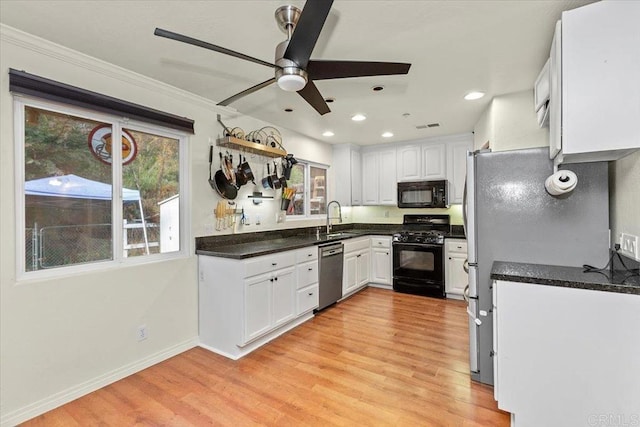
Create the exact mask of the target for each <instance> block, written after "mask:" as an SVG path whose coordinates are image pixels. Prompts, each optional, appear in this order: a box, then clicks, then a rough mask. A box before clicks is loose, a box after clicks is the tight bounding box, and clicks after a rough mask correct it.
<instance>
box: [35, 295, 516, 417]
mask: <svg viewBox="0 0 640 427" xmlns="http://www.w3.org/2000/svg"><path fill="white" fill-rule="evenodd" d="M465 307H466V306H465V304H464V303H463V302H459V301H444V300H437V299H432V298H425V297H419V296H413V295H406V294H399V293H395V292H392V291H387V290H382V289H376V288H367V289H365V290H364V291H362V292H360V293H358V294H356V295H355V296H353V297H351V298H349V299H347V300H346V301H343V302H341V303H339V304H338V305H336V306H333V307H330V308H328V309H326V310H324V311H323V312H321V313H319V314H318V315H316V317H315V318H314V319H313V320H310V321H309V322H307V323H305V324H303V325H302V326H300V327H298V328H296V329H294V330H293V331H290V332H289V333H287V334H285V335H283V336H281V337H279V338H277V339H276V340H274V341H272V342H271V343H269V344H267V345H265V346H264V347H262V348H260V349H258V350H256V351H254V352H253V353H251V354H250V355H248V356H246V357H244V358H242V359H240V360H239V361H232V360H229V359H226V358H224V357H222V356H218V355H216V354H214V353H211V352H209V351H207V350H204V349H201V348H195V349H192V350H189V351H187V352H185V353H182V354H180V355H178V356H176V357H174V358H172V359H169V360H167V361H165V362H163V363H160V364H158V365H155V366H153V367H151V368H148V369H146V370H144V371H142V372H139V373H137V374H135V375H132V376H130V377H128V378H125V379H123V380H121V381H118V382H116V383H114V384H111V385H109V386H107V387H105V388H103V389H100V390H98V391H96V392H94V393H91V394H89V395H87V396H84V397H82V398H80V399H77V400H75V401H73V402H71V403H69V404H67V405H64V406H62V407H60V408H58V409H55V410H53V411H51V412H48V413H46V414H44V415H42V416H40V417H38V418H35V419H33V420H31V421H29V422H27V423H25V424H24V425H25V426H65V427H66V426H98V425H102V426H132V425H146V426H160V425H163V426H201V425H228V426H248V425H270V426H303V425H314V426H332V425H337V426H507V425H508V424H509V417H508V414H507V413H505V412H502V411H500V410H498V409H497V407H496V403H495V401H494V400H493V389H492V388H491V387H487V386H483V385H480V384H477V383H474V382H472V381H471V380H470V378H469V373H468V372H469V365H468V342H467V339H468V338H467V335H468V333H467V315H466V311H465Z"/></svg>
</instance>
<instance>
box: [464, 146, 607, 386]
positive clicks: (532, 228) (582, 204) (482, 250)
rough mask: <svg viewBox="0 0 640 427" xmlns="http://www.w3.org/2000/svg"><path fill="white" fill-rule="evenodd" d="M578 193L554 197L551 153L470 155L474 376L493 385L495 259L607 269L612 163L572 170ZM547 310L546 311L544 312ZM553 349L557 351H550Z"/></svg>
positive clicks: (468, 232)
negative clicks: (550, 187) (549, 183)
mask: <svg viewBox="0 0 640 427" xmlns="http://www.w3.org/2000/svg"><path fill="white" fill-rule="evenodd" d="M566 169H569V170H572V171H573V172H575V173H576V175H577V176H578V184H577V187H576V189H575V190H574V191H573V192H571V193H569V194H568V195H564V196H563V197H561V198H556V197H552V196H550V195H549V194H548V193H547V192H546V190H545V187H544V182H545V179H546V178H547V177H548V176H549V175H551V174H552V173H553V163H552V161H551V160H549V149H548V148H534V149H526V150H514V151H502V152H490V151H488V150H484V151H479V152H475V153H468V156H467V181H466V188H465V201H464V205H463V213H464V217H465V218H464V219H465V231H466V235H467V243H468V254H467V255H468V264H469V286H468V289H467V290H466V292H465V294H466V295H468V304H469V305H468V310H467V311H468V313H469V350H470V355H469V356H470V357H469V362H470V369H471V377H472V379H474V380H476V381H480V382H482V383H485V384H493V360H492V354H493V320H492V316H491V308H492V282H491V279H490V273H491V267H492V264H493V262H494V261H511V262H525V263H533V264H549V265H564V266H582V265H583V264H590V265H594V266H599V267H603V266H604V265H605V264H606V263H607V260H608V248H609V191H608V164H607V163H606V162H597V163H581V164H571V165H567V167H566ZM540 310H541V312H543V311H544V307H540ZM549 351H553V349H549Z"/></svg>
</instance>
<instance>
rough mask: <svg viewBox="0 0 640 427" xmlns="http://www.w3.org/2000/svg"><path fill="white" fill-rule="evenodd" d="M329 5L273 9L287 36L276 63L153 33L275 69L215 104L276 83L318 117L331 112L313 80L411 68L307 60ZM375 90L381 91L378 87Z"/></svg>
mask: <svg viewBox="0 0 640 427" xmlns="http://www.w3.org/2000/svg"><path fill="white" fill-rule="evenodd" d="M332 4H333V0H313V1H307V2H306V3H305V5H304V8H303V9H302V10H300V9H298V8H297V7H295V6H292V5H287V6H280V7H279V8H278V9H276V12H275V19H276V22H277V23H278V27H279V28H280V29H281V30H282V31H283V32H284V33H285V34H286V35H287V40H285V41H283V42H281V43H279V44H278V45H277V46H276V51H275V61H274V62H275V64H271V63H268V62H266V61H263V60H261V59H258V58H254V57H251V56H249V55H245V54H242V53H239V52H235V51H233V50H230V49H227V48H224V47H221V46H216V45H214V44H211V43H208V42H205V41H202V40H197V39H194V38H191V37H188V36H184V35H182V34H178V33H173V32H171V31H167V30H162V29H160V28H156V30H155V32H154V34H155V35H157V36H160V37H166V38H169V39H173V40H176V41H179V42H182V43H187V44H191V45H194V46H198V47H202V48H205V49H209V50H213V51H214V52H218V53H222V54H225V55H229V56H233V57H235V58H239V59H243V60H245V61H249V62H253V63H255V64H260V65H263V66H266V67H270V68H274V69H275V76H274V78H271V79H269V80H266V81H264V82H262V83H258V84H256V85H254V86H252V87H250V88H249V89H245V90H243V91H242V92H239V93H237V94H235V95H232V96H230V97H228V98H226V99H224V100H223V101H220V102H219V103H218V105H223V106H226V105H229V104H230V103H232V102H234V101H236V100H238V99H240V98H242V97H245V96H247V95H249V94H251V93H253V92H256V91H258V90H260V89H262V88H264V87H267V86H269V85H271V84H272V83H274V82H276V83H277V84H278V87H280V88H281V89H282V90H285V91H287V92H297V93H298V95H300V96H301V97H302V98H303V99H304V100H305V101H306V102H307V103H308V104H309V105H311V106H312V107H313V108H314V109H315V110H316V111H317V112H318V113H319V114H320V115H323V114H326V113H329V112H330V111H331V110H330V109H329V106H328V105H327V102H326V101H325V99H324V98H323V96H322V94H321V93H320V91H319V90H318V88H317V87H316V85H315V84H314V80H332V79H343V78H349V77H366V76H387V75H397V74H407V73H408V72H409V68H410V67H411V64H405V63H399V62H371V61H333V60H312V59H310V58H311V54H312V53H313V49H314V47H315V45H316V42H317V41H318V37H319V36H320V32H321V31H322V27H323V26H324V23H325V21H326V19H327V16H328V15H329V10H330V9H331V5H332ZM377 87H380V88H382V86H380V85H379V86H377Z"/></svg>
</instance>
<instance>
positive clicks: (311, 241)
mask: <svg viewBox="0 0 640 427" xmlns="http://www.w3.org/2000/svg"><path fill="white" fill-rule="evenodd" d="M322 228H324V227H322ZM402 228H403V226H402V224H365V223H354V224H336V225H334V226H333V233H341V234H340V235H338V236H331V237H329V236H327V234H326V233H324V232H323V233H321V234H320V238H317V237H316V229H317V227H306V228H293V229H283V230H273V231H262V232H256V233H240V234H224V235H219V236H208V237H198V238H196V254H198V255H208V256H217V257H223V258H233V259H245V258H252V257H256V256H261V255H269V254H273V253H277V252H282V251H288V250H292V249H299V248H304V247H308V246H313V245H322V244H326V243H330V242H334V241H340V240H346V239H351V238H355V237H360V236H392V235H393V234H394V233H398V232H400V231H401V230H402ZM333 233H332V234H333ZM445 237H446V238H456V239H464V238H465V236H464V230H463V227H462V226H461V225H452V226H451V232H450V233H448V234H447V235H446V236H445Z"/></svg>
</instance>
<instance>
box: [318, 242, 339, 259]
mask: <svg viewBox="0 0 640 427" xmlns="http://www.w3.org/2000/svg"><path fill="white" fill-rule="evenodd" d="M342 251H343V247H342V245H333V246H326V247H324V248H320V256H321V257H323V258H324V257H328V256H334V255H340V254H342Z"/></svg>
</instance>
